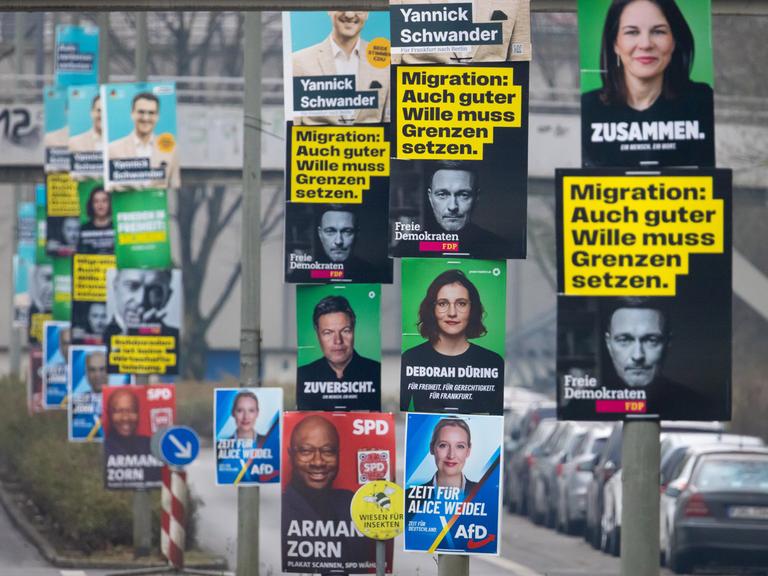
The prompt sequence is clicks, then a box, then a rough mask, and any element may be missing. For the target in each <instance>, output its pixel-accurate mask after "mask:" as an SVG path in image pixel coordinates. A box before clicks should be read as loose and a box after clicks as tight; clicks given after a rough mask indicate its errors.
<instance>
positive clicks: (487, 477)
mask: <svg viewBox="0 0 768 576" xmlns="http://www.w3.org/2000/svg"><path fill="white" fill-rule="evenodd" d="M503 427H504V420H503V417H502V416H469V415H455V416H454V415H450V416H447V415H441V414H420V413H411V414H408V419H407V421H406V430H405V434H406V440H405V550H406V551H419V552H429V553H432V554H434V553H436V552H439V553H441V554H490V555H498V554H499V538H500V534H501V517H500V513H499V511H500V505H501V491H500V485H501V484H500V478H501V468H502V462H501V443H502V436H503Z"/></svg>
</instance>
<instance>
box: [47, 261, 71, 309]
mask: <svg viewBox="0 0 768 576" xmlns="http://www.w3.org/2000/svg"><path fill="white" fill-rule="evenodd" d="M51 312H52V314H53V319H54V320H61V321H65V322H69V321H70V318H71V317H72V258H70V257H68V256H65V257H62V258H54V259H53V304H52V310H51Z"/></svg>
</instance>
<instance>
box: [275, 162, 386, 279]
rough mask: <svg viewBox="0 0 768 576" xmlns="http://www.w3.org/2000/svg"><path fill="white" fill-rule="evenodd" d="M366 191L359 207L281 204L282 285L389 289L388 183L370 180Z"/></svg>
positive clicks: (322, 204)
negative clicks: (381, 286)
mask: <svg viewBox="0 0 768 576" xmlns="http://www.w3.org/2000/svg"><path fill="white" fill-rule="evenodd" d="M383 161H384V162H386V160H383ZM376 180H378V181H376ZM371 185H372V186H373V188H372V189H370V190H367V191H366V192H364V196H363V198H362V201H361V203H359V204H354V203H344V204H337V203H319V202H308V203H305V202H287V203H286V205H285V254H284V255H285V281H286V282H288V283H298V284H301V283H314V284H318V283H320V284H327V283H352V282H359V283H365V284H370V283H376V284H391V283H392V260H391V259H390V258H389V256H388V255H387V220H386V219H387V206H388V204H389V195H388V194H387V187H388V183H387V179H383V180H382V179H373V180H372V182H371Z"/></svg>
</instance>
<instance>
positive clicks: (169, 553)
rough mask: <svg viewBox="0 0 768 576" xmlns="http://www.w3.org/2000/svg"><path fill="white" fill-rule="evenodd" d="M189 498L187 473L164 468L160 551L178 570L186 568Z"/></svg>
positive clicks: (161, 497)
mask: <svg viewBox="0 0 768 576" xmlns="http://www.w3.org/2000/svg"><path fill="white" fill-rule="evenodd" d="M188 496H189V492H188V490H187V473H186V472H184V471H178V470H172V469H171V468H170V467H169V466H164V467H163V489H162V492H161V494H160V505H161V507H162V509H163V511H162V515H161V519H160V523H161V530H160V550H161V552H162V553H163V556H165V557H166V558H167V559H168V562H169V564H170V565H171V566H173V567H174V568H175V569H177V570H181V569H182V568H184V545H185V542H186V537H187V533H186V529H185V527H186V511H187V502H188Z"/></svg>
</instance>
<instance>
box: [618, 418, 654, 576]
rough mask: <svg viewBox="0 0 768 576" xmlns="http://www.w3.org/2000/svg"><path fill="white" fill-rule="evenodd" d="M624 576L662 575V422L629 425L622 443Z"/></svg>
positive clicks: (629, 423)
mask: <svg viewBox="0 0 768 576" xmlns="http://www.w3.org/2000/svg"><path fill="white" fill-rule="evenodd" d="M622 442H623V446H622V453H623V454H624V458H623V467H624V471H623V472H622V478H621V481H622V493H623V498H622V502H623V505H622V508H621V575H622V576H658V574H659V449H660V445H659V423H658V422H626V423H625V424H624V438H623V440H622Z"/></svg>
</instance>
